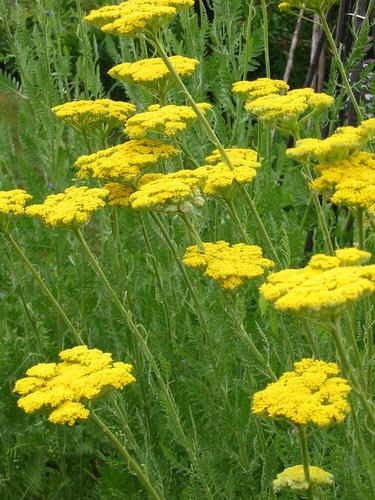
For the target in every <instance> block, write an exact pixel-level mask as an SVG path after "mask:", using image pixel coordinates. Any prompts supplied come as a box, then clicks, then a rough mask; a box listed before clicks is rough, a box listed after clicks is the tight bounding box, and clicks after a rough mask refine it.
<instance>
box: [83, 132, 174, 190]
mask: <svg viewBox="0 0 375 500" xmlns="http://www.w3.org/2000/svg"><path fill="white" fill-rule="evenodd" d="M179 153H180V152H179V150H178V149H177V148H175V147H174V146H171V145H169V144H166V143H164V142H161V141H157V140H153V139H142V140H133V141H128V142H125V143H123V144H118V145H117V146H112V147H110V148H107V149H102V150H100V151H97V152H96V153H92V154H89V155H83V156H80V157H79V158H78V159H77V160H76V162H75V163H74V165H75V166H76V167H78V177H80V178H83V179H84V178H90V177H94V178H96V179H107V180H121V181H123V182H134V181H135V180H136V179H137V178H138V177H139V176H140V175H141V173H142V170H143V169H145V168H147V167H150V166H155V165H157V164H158V163H160V162H161V161H162V160H166V159H168V158H171V157H172V156H176V155H178V154H179Z"/></svg>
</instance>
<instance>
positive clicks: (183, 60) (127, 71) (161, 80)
mask: <svg viewBox="0 0 375 500" xmlns="http://www.w3.org/2000/svg"><path fill="white" fill-rule="evenodd" d="M168 59H169V61H170V63H171V64H172V65H173V67H174V68H175V70H176V72H177V73H178V74H179V75H180V76H181V77H187V76H191V75H192V74H193V73H194V71H195V68H196V67H197V66H198V64H199V61H197V60H196V59H192V58H190V57H184V56H170V57H169V58H168ZM108 74H109V76H110V77H112V78H114V79H116V80H120V81H122V82H125V83H132V84H137V85H145V86H151V87H155V85H159V86H160V85H166V84H171V83H172V82H173V77H172V76H171V74H170V72H169V70H168V68H167V66H166V65H165V63H164V61H163V59H161V57H153V58H149V59H140V60H139V61H135V62H130V63H129V62H124V63H121V64H117V65H116V66H113V68H111V69H110V70H109V71H108Z"/></svg>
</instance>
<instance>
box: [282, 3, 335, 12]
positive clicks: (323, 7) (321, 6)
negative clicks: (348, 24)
mask: <svg viewBox="0 0 375 500" xmlns="http://www.w3.org/2000/svg"><path fill="white" fill-rule="evenodd" d="M335 3H337V0H304V1H301V0H290V1H289V2H281V3H279V9H280V10H288V9H290V8H292V7H294V8H297V9H302V8H304V9H306V10H310V11H312V12H317V13H319V14H320V13H322V12H324V13H326V12H327V11H328V10H329V9H330V8H331V7H332V5H334V4H335Z"/></svg>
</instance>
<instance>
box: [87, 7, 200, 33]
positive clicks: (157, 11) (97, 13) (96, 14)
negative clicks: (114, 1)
mask: <svg viewBox="0 0 375 500" xmlns="http://www.w3.org/2000/svg"><path fill="white" fill-rule="evenodd" d="M193 5H194V1H193V0H128V1H127V2H122V3H120V4H119V5H116V6H112V5H110V6H104V7H101V8H99V9H95V10H92V11H91V12H89V14H88V15H87V16H85V18H84V19H85V21H87V22H89V23H91V24H93V25H95V26H97V27H99V28H100V29H101V30H102V31H104V32H105V33H110V34H115V35H122V36H131V37H134V36H138V35H140V34H142V33H144V32H145V31H146V30H147V31H156V30H157V29H158V28H160V27H161V26H163V25H164V24H167V23H169V22H170V21H171V20H172V19H173V18H174V17H175V15H176V14H177V13H178V12H179V11H180V10H181V9H182V8H184V7H192V6H193Z"/></svg>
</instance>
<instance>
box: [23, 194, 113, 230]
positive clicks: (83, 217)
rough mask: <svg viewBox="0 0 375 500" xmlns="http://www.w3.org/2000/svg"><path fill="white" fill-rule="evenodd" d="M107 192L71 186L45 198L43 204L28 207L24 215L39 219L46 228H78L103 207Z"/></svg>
mask: <svg viewBox="0 0 375 500" xmlns="http://www.w3.org/2000/svg"><path fill="white" fill-rule="evenodd" d="M107 195H108V191H107V190H106V189H103V188H88V187H87V186H81V187H76V186H72V187H69V188H67V189H65V191H64V192H63V193H59V194H51V195H49V196H47V198H46V199H45V200H44V202H43V203H40V204H37V205H30V206H29V207H27V209H26V214H27V215H31V216H36V217H40V218H41V219H42V221H43V222H44V223H45V224H47V225H48V226H52V227H55V226H72V227H76V226H80V225H82V224H84V223H85V222H87V221H88V220H89V219H90V216H91V214H92V212H94V211H95V210H97V209H98V208H102V207H104V206H105V202H104V199H105V198H106V197H107Z"/></svg>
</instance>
